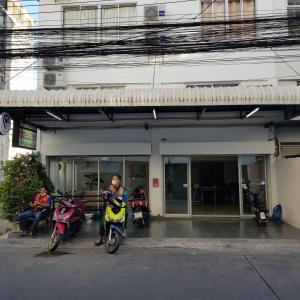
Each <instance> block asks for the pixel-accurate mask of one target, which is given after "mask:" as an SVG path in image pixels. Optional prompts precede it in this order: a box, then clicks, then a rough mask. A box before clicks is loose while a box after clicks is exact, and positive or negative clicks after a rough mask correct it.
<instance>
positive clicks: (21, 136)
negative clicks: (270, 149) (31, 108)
mask: <svg viewBox="0 0 300 300" xmlns="http://www.w3.org/2000/svg"><path fill="white" fill-rule="evenodd" d="M36 141H37V129H36V128H34V127H32V126H30V125H27V124H24V123H22V122H15V123H14V128H13V140H12V146H13V147H19V148H25V149H30V150H36Z"/></svg>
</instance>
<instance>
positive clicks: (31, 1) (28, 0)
mask: <svg viewBox="0 0 300 300" xmlns="http://www.w3.org/2000/svg"><path fill="white" fill-rule="evenodd" d="M21 2H22V4H23V6H25V7H26V8H27V10H28V12H29V13H31V14H32V17H33V18H34V20H35V21H36V22H38V19H39V16H38V14H37V13H38V12H39V7H38V5H39V1H37V0H21ZM30 5H36V6H30Z"/></svg>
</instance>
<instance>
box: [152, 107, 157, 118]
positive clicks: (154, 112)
mask: <svg viewBox="0 0 300 300" xmlns="http://www.w3.org/2000/svg"><path fill="white" fill-rule="evenodd" d="M153 117H154V119H155V120H156V119H157V115H156V110H155V108H153Z"/></svg>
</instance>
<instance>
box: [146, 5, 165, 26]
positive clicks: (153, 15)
mask: <svg viewBox="0 0 300 300" xmlns="http://www.w3.org/2000/svg"><path fill="white" fill-rule="evenodd" d="M165 16H166V6H165V5H151V6H150V5H149V6H145V7H144V21H145V23H153V22H159V21H162V20H163V19H164V17H165Z"/></svg>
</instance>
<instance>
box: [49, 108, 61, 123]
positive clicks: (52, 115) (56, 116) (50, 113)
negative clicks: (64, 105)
mask: <svg viewBox="0 0 300 300" xmlns="http://www.w3.org/2000/svg"><path fill="white" fill-rule="evenodd" d="M46 113H47V114H48V115H49V116H51V117H53V118H54V119H57V120H59V121H62V118H61V117H60V116H58V115H56V114H55V113H53V112H51V111H49V110H46Z"/></svg>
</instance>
